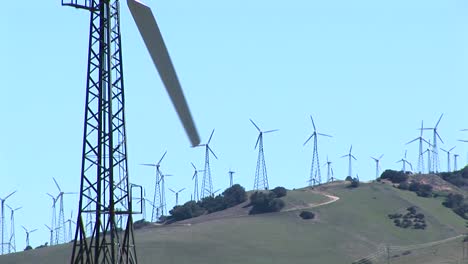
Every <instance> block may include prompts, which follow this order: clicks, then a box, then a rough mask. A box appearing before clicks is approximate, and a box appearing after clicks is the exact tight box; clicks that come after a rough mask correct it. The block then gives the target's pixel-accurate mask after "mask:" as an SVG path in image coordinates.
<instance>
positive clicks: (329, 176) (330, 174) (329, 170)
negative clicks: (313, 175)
mask: <svg viewBox="0 0 468 264" xmlns="http://www.w3.org/2000/svg"><path fill="white" fill-rule="evenodd" d="M331 164H332V162H331V161H329V160H328V156H327V162H326V163H325V164H324V166H327V182H330V181H332V182H333V180H334V178H333V168H332V167H331Z"/></svg>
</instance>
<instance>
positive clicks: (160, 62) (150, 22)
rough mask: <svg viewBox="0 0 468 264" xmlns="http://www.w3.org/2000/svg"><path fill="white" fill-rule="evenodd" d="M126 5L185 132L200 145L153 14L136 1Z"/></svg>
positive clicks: (132, 0)
mask: <svg viewBox="0 0 468 264" xmlns="http://www.w3.org/2000/svg"><path fill="white" fill-rule="evenodd" d="M127 5H128V8H129V9H130V13H131V14H132V17H133V19H134V20H135V23H136V25H137V27H138V30H139V31H140V34H141V36H142V38H143V41H144V42H145V45H146V48H147V49H148V52H149V53H150V56H151V58H152V60H153V63H154V65H155V66H156V69H157V70H158V72H159V76H160V77H161V80H162V82H163V84H164V86H165V87H166V91H167V93H168V94H169V97H170V99H171V101H172V104H173V105H174V108H175V109H176V112H177V114H178V115H179V119H180V120H181V121H182V124H183V126H184V128H185V132H186V133H187V135H188V137H189V139H190V142H191V143H192V146H193V147H195V146H197V145H198V144H200V137H199V135H198V131H197V128H196V127H195V122H194V121H193V118H192V115H191V113H190V109H189V107H188V104H187V101H186V100H185V96H184V93H183V91H182V87H181V86H180V83H179V80H178V78H177V74H176V72H175V69H174V66H173V65H172V61H171V58H170V56H169V53H168V51H167V48H166V45H165V44H164V40H163V37H162V35H161V32H160V30H159V28H158V24H157V23H156V20H155V18H154V15H153V12H152V11H151V9H150V8H149V7H148V6H146V5H144V4H142V3H140V2H138V1H136V0H127Z"/></svg>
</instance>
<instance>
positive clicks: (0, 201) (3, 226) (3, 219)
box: [0, 191, 16, 255]
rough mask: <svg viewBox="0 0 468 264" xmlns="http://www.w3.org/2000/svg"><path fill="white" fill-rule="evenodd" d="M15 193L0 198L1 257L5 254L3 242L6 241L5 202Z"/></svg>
mask: <svg viewBox="0 0 468 264" xmlns="http://www.w3.org/2000/svg"><path fill="white" fill-rule="evenodd" d="M15 193H16V191H14V192H12V193H10V194H8V195H7V196H5V198H3V199H2V198H0V204H1V209H2V218H1V220H2V225H1V228H2V232H1V233H2V255H3V254H5V253H6V250H5V245H6V243H5V241H6V237H5V236H6V235H7V232H6V230H5V201H6V200H7V199H8V198H9V197H10V196H12V195H13V194H15Z"/></svg>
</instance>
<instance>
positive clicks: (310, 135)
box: [255, 134, 315, 146]
mask: <svg viewBox="0 0 468 264" xmlns="http://www.w3.org/2000/svg"><path fill="white" fill-rule="evenodd" d="M314 135H315V134H312V135H310V137H309V138H308V139H307V140H306V141H305V142H304V144H303V146H305V145H306V144H307V142H309V140H310V139H311V138H312V137H313V136H314ZM257 141H258V140H257ZM255 146H256V145H255Z"/></svg>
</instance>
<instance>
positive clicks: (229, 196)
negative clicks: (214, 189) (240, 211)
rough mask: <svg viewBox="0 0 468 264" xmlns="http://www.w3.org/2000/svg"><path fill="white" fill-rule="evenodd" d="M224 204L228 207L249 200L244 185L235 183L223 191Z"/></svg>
mask: <svg viewBox="0 0 468 264" xmlns="http://www.w3.org/2000/svg"><path fill="white" fill-rule="evenodd" d="M223 196H224V204H225V205H226V207H232V206H235V205H238V204H240V203H243V202H245V201H246V200H247V193H246V192H245V189H244V187H242V186H240V185H239V184H234V185H233V186H232V187H229V188H227V189H226V190H225V191H224V192H223Z"/></svg>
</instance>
